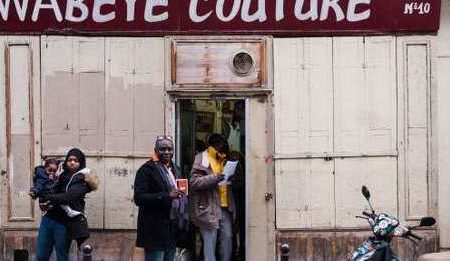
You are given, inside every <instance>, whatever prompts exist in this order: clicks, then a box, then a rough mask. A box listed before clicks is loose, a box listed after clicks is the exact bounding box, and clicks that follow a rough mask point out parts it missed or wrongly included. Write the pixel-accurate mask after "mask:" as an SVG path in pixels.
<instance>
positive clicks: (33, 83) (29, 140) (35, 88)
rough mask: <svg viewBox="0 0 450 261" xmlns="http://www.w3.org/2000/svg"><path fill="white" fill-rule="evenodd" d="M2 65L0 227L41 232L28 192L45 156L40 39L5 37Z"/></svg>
mask: <svg viewBox="0 0 450 261" xmlns="http://www.w3.org/2000/svg"><path fill="white" fill-rule="evenodd" d="M0 60H1V61H2V63H0V82H1V84H0V103H1V104H2V108H1V109H0V111H1V113H0V114H1V115H0V122H1V123H0V160H1V161H0V166H1V167H0V171H1V172H2V173H1V175H0V181H1V185H0V195H1V198H2V199H1V200H0V210H1V215H0V224H1V225H2V226H3V227H15V228H19V227H22V228H29V227H36V225H37V221H38V220H39V211H38V208H37V204H34V200H31V199H30V197H29V196H28V192H29V188H30V187H31V186H32V182H31V181H32V179H31V177H32V172H33V170H34V168H33V165H34V164H36V163H39V161H40V157H39V155H40V152H41V151H40V142H41V140H40V102H39V97H40V67H39V60H40V52H39V37H36V36H2V37H0Z"/></svg>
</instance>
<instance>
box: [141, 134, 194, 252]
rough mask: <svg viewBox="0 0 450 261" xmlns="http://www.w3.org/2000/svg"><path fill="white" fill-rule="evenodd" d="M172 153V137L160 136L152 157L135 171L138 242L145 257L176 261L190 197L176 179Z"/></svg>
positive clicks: (177, 175) (185, 226)
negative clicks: (174, 259) (175, 255)
mask: <svg viewBox="0 0 450 261" xmlns="http://www.w3.org/2000/svg"><path fill="white" fill-rule="evenodd" d="M172 157H173V143H172V141H171V140H170V139H168V138H166V137H161V138H159V139H157V141H156V144H155V154H154V155H153V156H152V159H150V160H149V161H147V162H146V163H144V164H143V165H142V166H141V167H140V168H139V169H138V171H137V173H136V178H135V181H134V202H135V203H136V205H137V206H138V207H139V215H138V224H137V239H136V246H138V247H142V248H144V249H145V260H146V261H173V258H174V254H175V248H176V245H177V241H178V239H179V237H180V232H181V229H183V228H187V217H188V213H187V199H186V196H185V195H184V193H183V192H181V191H180V190H178V187H177V183H176V179H178V178H180V174H179V171H178V168H177V167H176V166H175V164H174V163H173V161H172ZM183 210H185V213H183V212H184V211H183Z"/></svg>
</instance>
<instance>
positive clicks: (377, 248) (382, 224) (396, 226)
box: [347, 186, 436, 261]
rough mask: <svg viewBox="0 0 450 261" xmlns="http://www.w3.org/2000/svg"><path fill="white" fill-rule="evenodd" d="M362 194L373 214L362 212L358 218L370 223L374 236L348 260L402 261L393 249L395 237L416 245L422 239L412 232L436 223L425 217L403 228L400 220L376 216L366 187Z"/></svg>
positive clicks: (352, 253) (350, 254) (380, 215)
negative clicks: (418, 222) (415, 224)
mask: <svg viewBox="0 0 450 261" xmlns="http://www.w3.org/2000/svg"><path fill="white" fill-rule="evenodd" d="M362 194H363V195H364V197H365V198H366V200H367V202H368V203H369V206H370V210H371V212H372V213H368V212H366V211H363V212H362V216H356V217H357V218H362V219H365V220H367V222H369V225H370V227H371V229H372V232H373V235H374V236H371V237H369V238H368V239H366V240H365V241H364V243H363V244H362V245H361V246H360V247H359V248H358V249H357V250H356V251H354V252H351V253H349V255H348V257H347V260H352V261H364V260H367V261H393V260H400V259H399V258H398V257H397V255H396V254H395V253H394V251H393V250H392V248H391V241H392V239H393V238H394V237H404V238H407V239H409V240H411V241H412V242H413V243H414V244H415V245H417V244H418V243H419V241H420V240H422V238H421V237H420V236H418V235H416V234H414V233H413V232H412V230H413V229H415V228H418V227H425V226H432V225H434V224H435V223H436V220H435V219H434V218H433V217H423V218H422V219H421V220H420V224H419V225H417V226H413V227H410V226H403V225H401V224H400V222H399V221H398V219H396V218H395V217H393V216H390V215H388V214H385V213H379V214H376V213H375V211H374V210H373V208H372V204H370V192H369V190H368V189H367V187H366V186H362Z"/></svg>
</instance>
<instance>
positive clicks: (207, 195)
mask: <svg viewBox="0 0 450 261" xmlns="http://www.w3.org/2000/svg"><path fill="white" fill-rule="evenodd" d="M207 145H208V147H207V149H206V150H205V151H203V152H201V153H199V154H197V155H196V157H195V160H194V163H193V166H192V170H191V178H190V180H189V183H190V188H191V191H190V199H189V214H190V218H191V222H192V223H193V224H195V225H196V226H198V227H199V229H200V233H201V236H202V238H203V255H204V258H205V261H215V260H216V256H215V249H216V243H217V239H218V244H219V257H220V258H219V260H220V261H229V260H231V253H232V226H233V219H234V216H235V202H234V197H233V195H232V190H231V187H230V184H231V177H232V176H233V175H234V172H235V170H236V165H237V162H227V158H228V154H229V146H228V142H227V140H226V139H225V138H224V137H223V136H222V135H220V134H211V136H209V138H208V141H207Z"/></svg>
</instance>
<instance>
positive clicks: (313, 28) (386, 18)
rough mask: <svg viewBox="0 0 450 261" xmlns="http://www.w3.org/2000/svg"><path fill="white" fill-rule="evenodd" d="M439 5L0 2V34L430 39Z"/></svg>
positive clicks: (257, 0) (245, 0) (282, 0)
mask: <svg viewBox="0 0 450 261" xmlns="http://www.w3.org/2000/svg"><path fill="white" fill-rule="evenodd" d="M440 7H441V1H440V0H0V33H3V34H5V33H6V34H9V33H37V34H39V33H56V34H88V33H90V34H113V35H167V34H273V35H324V34H357V33H358V34H361V33H363V34H382V33H430V32H431V33H432V32H436V31H437V30H438V28H439V16H440Z"/></svg>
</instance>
